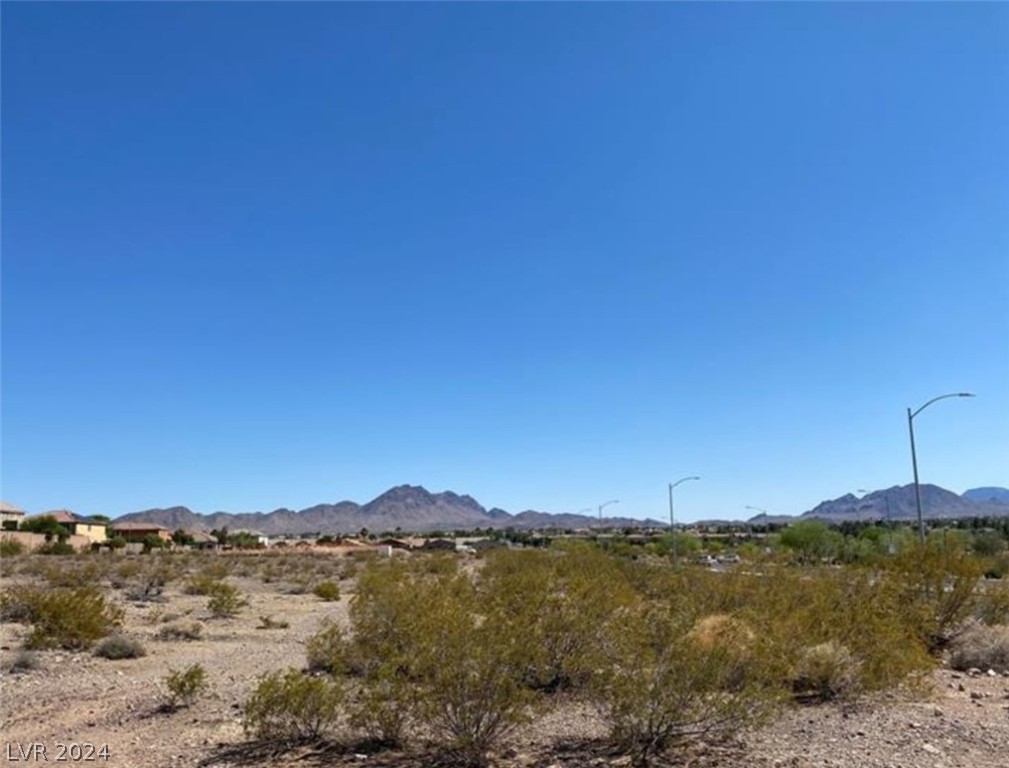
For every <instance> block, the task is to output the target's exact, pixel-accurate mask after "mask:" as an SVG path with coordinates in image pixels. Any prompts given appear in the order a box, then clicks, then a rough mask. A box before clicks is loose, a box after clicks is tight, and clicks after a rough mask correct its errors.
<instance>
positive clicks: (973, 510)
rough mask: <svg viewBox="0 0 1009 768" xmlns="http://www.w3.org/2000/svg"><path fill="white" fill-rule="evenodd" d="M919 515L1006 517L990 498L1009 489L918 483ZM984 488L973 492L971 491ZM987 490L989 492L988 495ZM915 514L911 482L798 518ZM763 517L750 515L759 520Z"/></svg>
mask: <svg viewBox="0 0 1009 768" xmlns="http://www.w3.org/2000/svg"><path fill="white" fill-rule="evenodd" d="M920 490H921V514H922V517H923V518H924V519H926V520H935V519H942V518H946V519H957V518H968V517H1007V516H1009V503H1006V502H1002V501H997V500H994V499H996V498H998V493H997V492H998V491H1002V492H1005V494H1006V497H1007V498H1009V490H1006V489H1005V488H984V489H974V490H972V491H967V492H965V493H964V494H963V495H957V494H955V493H953V492H952V491H948V490H946V489H945V488H940V487H939V486H938V485H930V484H928V483H926V484H923V485H921V486H920ZM978 490H980V491H984V492H985V493H984V494H977V493H975V491H978ZM988 492H993V493H992V495H991V496H990V497H989V496H988V495H987V494H988ZM917 516H918V508H917V503H916V501H915V494H914V485H910V484H909V485H895V486H893V487H892V488H886V489H884V490H880V491H873V492H871V493H868V494H866V495H865V496H861V497H859V496H855V495H854V494H851V493H847V494H845V495H844V496H840V497H838V498H836V499H831V500H829V501H823V502H820V503H819V504H817V505H816V506H815V507H814V508H813V509H811V510H809V511H808V512H804V513H802V514H801V515H800V516H799V518H800V519H816V520H824V521H826V522H831V523H843V522H845V521H866V522H868V521H874V520H910V519H916V518H917ZM762 519H763V516H762V515H760V516H757V517H755V518H751V520H752V521H753V522H760V521H761V520H762ZM791 519H793V518H790V517H784V516H775V517H771V518H770V520H771V522H787V521H788V520H791Z"/></svg>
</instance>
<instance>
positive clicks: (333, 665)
mask: <svg viewBox="0 0 1009 768" xmlns="http://www.w3.org/2000/svg"><path fill="white" fill-rule="evenodd" d="M305 655H306V657H307V661H308V671H309V672H329V673H330V674H331V675H334V676H336V675H342V674H344V673H346V672H348V671H350V670H351V667H352V663H351V658H352V646H351V644H350V642H349V640H348V639H347V634H346V632H344V630H343V627H341V626H340V625H339V624H337V623H335V622H333V621H330V620H328V619H327V620H324V621H323V622H322V624H321V625H320V627H319V629H318V630H317V631H316V632H315V633H314V634H312V635H311V636H310V637H309V638H308V640H307V641H306V642H305ZM358 671H360V670H358Z"/></svg>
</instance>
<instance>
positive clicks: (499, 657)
mask: <svg viewBox="0 0 1009 768" xmlns="http://www.w3.org/2000/svg"><path fill="white" fill-rule="evenodd" d="M445 562H451V561H445ZM351 623H352V627H353V637H352V647H351V649H350V658H351V659H352V660H353V662H352V663H353V665H354V666H355V667H356V668H357V669H358V670H359V676H360V685H361V694H360V695H359V697H358V698H357V699H356V700H355V702H354V704H353V712H352V715H351V718H352V721H353V722H354V723H355V724H357V725H358V726H359V727H363V728H365V729H366V730H367V731H368V733H369V735H370V736H371V737H373V738H377V739H379V740H382V741H386V742H393V743H395V742H397V741H399V740H400V739H401V737H402V734H403V732H404V730H405V729H406V727H407V726H408V724H409V723H410V722H411V721H412V720H414V719H416V720H417V721H419V722H423V723H424V725H425V727H426V729H427V731H428V733H429V734H430V735H431V737H433V739H434V740H435V741H436V742H437V743H438V744H439V746H440V747H441V749H442V750H443V751H444V752H445V753H447V754H450V755H452V757H453V758H454V759H455V760H456V761H457V762H460V763H464V764H468V765H482V764H484V763H485V762H486V760H487V754H488V752H490V751H491V750H493V749H494V747H495V746H496V745H497V744H498V743H499V742H500V740H501V739H502V738H503V737H504V736H506V735H507V734H508V733H509V732H510V731H511V730H512V729H514V728H515V727H516V726H518V725H519V724H521V723H522V722H524V721H525V720H526V718H527V717H528V714H529V705H530V704H531V703H532V701H533V694H532V692H531V691H529V690H528V688H526V687H525V686H524V685H523V682H524V678H525V675H526V673H527V671H528V668H529V663H528V659H527V658H526V655H527V653H528V652H529V650H530V647H531V643H530V642H529V641H528V638H524V637H521V635H520V633H519V632H518V631H517V628H518V625H517V624H509V623H508V622H505V621H501V620H499V618H498V617H496V616H492V615H491V614H490V613H489V611H487V610H486V607H485V606H484V605H483V601H482V594H481V592H480V591H479V590H478V589H477V588H476V586H475V585H474V584H473V582H472V581H471V580H470V579H469V577H468V576H466V575H465V574H462V573H459V572H458V569H457V568H456V567H455V565H454V562H453V564H452V565H444V563H443V562H442V561H440V560H439V562H438V564H437V566H435V567H432V566H431V564H430V563H423V564H419V565H416V566H414V565H407V564H403V563H398V562H392V563H388V562H386V563H373V564H370V565H369V566H368V567H366V568H365V569H364V570H363V571H362V572H361V574H360V576H359V578H358V590H357V593H356V595H355V597H354V600H353V602H352V604H351Z"/></svg>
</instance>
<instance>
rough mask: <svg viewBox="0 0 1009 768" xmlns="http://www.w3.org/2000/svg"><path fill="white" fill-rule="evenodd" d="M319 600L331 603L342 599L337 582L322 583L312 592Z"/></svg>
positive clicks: (327, 581)
mask: <svg viewBox="0 0 1009 768" xmlns="http://www.w3.org/2000/svg"><path fill="white" fill-rule="evenodd" d="M312 594H314V595H315V596H316V597H318V598H319V599H321V600H323V601H325V602H327V603H329V602H334V601H336V600H339V599H340V585H339V584H337V583H336V582H335V581H329V580H326V581H320V582H319V583H318V584H316V585H315V588H314V589H313V590H312Z"/></svg>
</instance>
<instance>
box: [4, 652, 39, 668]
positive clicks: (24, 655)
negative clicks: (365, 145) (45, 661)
mask: <svg viewBox="0 0 1009 768" xmlns="http://www.w3.org/2000/svg"><path fill="white" fill-rule="evenodd" d="M41 668H42V659H41V658H40V657H39V655H38V654H37V653H36V652H35V651H29V650H27V649H24V648H23V649H21V650H20V651H18V652H17V653H16V654H15V656H14V659H13V661H11V665H10V667H9V671H10V672H12V673H16V672H30V671H31V670H33V669H41Z"/></svg>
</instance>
